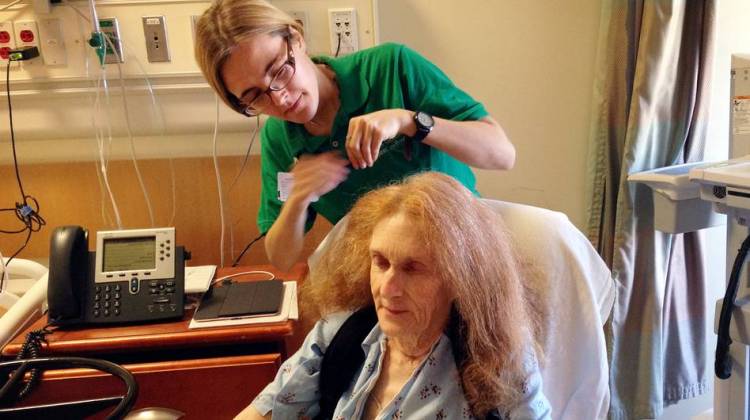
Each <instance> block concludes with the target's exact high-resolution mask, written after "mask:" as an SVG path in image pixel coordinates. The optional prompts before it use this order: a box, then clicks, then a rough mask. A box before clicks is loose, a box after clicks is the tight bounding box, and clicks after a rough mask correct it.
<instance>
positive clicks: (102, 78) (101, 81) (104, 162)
mask: <svg viewBox="0 0 750 420" xmlns="http://www.w3.org/2000/svg"><path fill="white" fill-rule="evenodd" d="M102 86H103V90H104V93H105V97H106V98H107V99H108V98H109V95H108V93H109V88H108V85H107V77H106V69H105V68H104V67H101V68H100V72H99V78H98V79H97V89H96V100H95V102H94V103H95V105H94V112H93V115H94V118H95V121H94V124H95V127H96V128H95V130H96V133H95V134H96V136H97V146H98V149H99V170H100V171H101V174H102V179H103V180H104V186H105V187H106V190H107V194H108V195H109V200H110V203H111V204H112V211H113V212H114V214H115V222H116V223H117V229H122V218H121V217H120V209H119V208H118V207H117V201H116V200H115V195H114V193H113V192H112V187H111V186H110V184H109V177H108V176H107V166H108V164H109V159H108V157H107V156H105V154H104V140H103V138H102V137H103V135H102V133H101V132H100V130H101V126H100V125H99V124H98V122H97V121H96V116H97V115H98V113H99V112H98V111H99V106H100V103H101V98H100V95H99V93H100V92H101V91H102ZM107 103H109V101H107ZM110 126H111V124H109V118H108V119H107V124H106V127H107V131H108V136H107V137H108V139H109V143H108V144H109V146H110V148H111V145H112V132H111V127H110Z"/></svg>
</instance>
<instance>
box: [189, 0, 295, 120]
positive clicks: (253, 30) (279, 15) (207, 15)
mask: <svg viewBox="0 0 750 420" xmlns="http://www.w3.org/2000/svg"><path fill="white" fill-rule="evenodd" d="M289 28H294V29H295V30H296V31H297V32H299V34H300V36H304V29H303V28H302V25H300V24H299V22H297V21H296V20H294V19H293V18H292V17H290V16H289V15H287V14H286V13H284V12H282V11H281V10H279V9H277V8H276V7H274V6H272V5H271V4H269V3H268V2H266V1H264V0H216V1H214V2H213V3H212V4H211V6H210V7H209V8H208V9H207V10H206V11H205V12H204V13H203V15H201V17H200V19H199V20H198V23H197V24H196V26H195V59H196V61H198V65H199V66H200V68H201V72H203V76H204V77H205V78H206V81H208V84H209V85H210V86H211V87H212V88H213V89H214V91H215V92H216V94H217V95H219V97H220V98H221V99H222V101H224V103H225V104H227V105H228V106H229V107H230V108H232V109H233V110H235V111H237V112H239V113H240V114H243V115H245V114H244V112H243V111H244V107H243V106H242V105H241V104H240V103H239V100H238V99H237V98H235V97H234V95H232V94H231V93H230V92H229V91H228V90H227V88H226V86H225V85H224V80H223V79H222V77H221V67H222V66H223V65H224V62H225V61H226V60H227V58H228V57H229V55H230V54H231V53H232V50H233V49H234V48H235V47H236V46H237V44H239V43H240V42H242V41H244V40H247V39H248V38H250V37H253V36H256V35H269V34H270V35H289V34H290V29H289Z"/></svg>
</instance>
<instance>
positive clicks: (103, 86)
mask: <svg viewBox="0 0 750 420" xmlns="http://www.w3.org/2000/svg"><path fill="white" fill-rule="evenodd" d="M64 2H65V4H66V5H68V6H70V8H71V9H72V10H73V11H74V12H75V13H76V14H77V15H78V16H79V17H80V18H82V19H83V20H85V21H87V22H89V23H92V19H90V18H89V17H88V16H86V15H84V14H83V13H82V12H81V11H80V10H78V9H77V8H76V7H74V6H73V5H71V4H69V3H68V2H67V0H64ZM89 6H90V12H91V13H92V14H93V15H94V16H96V8H95V7H94V4H93V1H90V2H89ZM93 22H94V23H93V27H94V31H95V32H96V30H98V19H94V20H93ZM79 28H80V26H79ZM84 45H85V44H84ZM86 51H88V48H86ZM85 57H86V60H85V68H86V75H87V76H88V75H90V55H89V54H85ZM97 64H99V63H98V56H97ZM95 68H96V69H97V70H98V72H97V78H96V84H95V92H96V94H95V97H94V103H93V104H92V114H91V122H92V125H93V129H94V137H95V140H96V144H97V150H98V158H99V164H98V166H97V178H98V179H99V191H100V192H101V195H102V197H104V196H105V193H104V191H105V190H106V195H107V196H108V197H109V200H110V203H111V205H112V211H113V213H114V215H115V223H116V228H117V229H122V218H121V217H120V210H119V208H118V206H117V201H116V200H115V196H114V193H113V192H112V188H111V186H110V184H109V177H108V176H107V173H108V166H109V151H111V148H112V127H111V123H110V119H109V118H106V124H105V126H106V130H107V134H106V135H105V134H104V132H103V128H102V124H101V123H100V119H99V118H98V117H99V114H100V112H101V95H100V94H101V92H102V90H103V91H104V93H105V98H106V99H107V101H106V103H107V104H109V103H110V101H109V84H108V83H107V76H106V68H105V67H104V66H102V65H97V66H96V67H95ZM103 114H104V116H105V117H108V113H103ZM104 137H107V139H108V142H107V146H108V150H107V153H106V154H105V149H104V148H105V145H104ZM102 217H103V219H104V221H105V223H108V224H109V223H111V222H110V221H109V220H108V219H109V217H108V216H107V212H106V209H105V207H104V199H102ZM110 226H111V225H110Z"/></svg>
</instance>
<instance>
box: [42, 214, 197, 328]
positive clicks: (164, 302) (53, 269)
mask: <svg viewBox="0 0 750 420" xmlns="http://www.w3.org/2000/svg"><path fill="white" fill-rule="evenodd" d="M186 259H190V256H189V253H188V252H187V251H185V249H184V248H183V247H181V246H176V245H175V230H174V228H156V229H133V230H115V231H102V232H97V235H96V251H95V252H89V251H88V233H87V232H86V231H85V230H84V229H83V228H82V227H80V226H62V227H58V228H57V229H55V230H54V231H53V232H52V238H51V241H50V262H49V284H48V290H47V303H48V306H49V319H50V320H56V324H57V325H74V324H119V323H131V322H143V321H156V320H164V319H170V318H181V317H182V315H183V299H184V294H185V260H186Z"/></svg>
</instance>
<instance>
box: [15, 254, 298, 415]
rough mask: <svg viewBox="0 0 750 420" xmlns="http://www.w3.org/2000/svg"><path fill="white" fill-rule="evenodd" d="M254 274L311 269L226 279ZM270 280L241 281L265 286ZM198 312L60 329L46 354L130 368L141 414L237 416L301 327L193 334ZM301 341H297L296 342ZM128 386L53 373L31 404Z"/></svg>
mask: <svg viewBox="0 0 750 420" xmlns="http://www.w3.org/2000/svg"><path fill="white" fill-rule="evenodd" d="M249 270H266V271H270V272H273V273H274V274H275V275H276V277H277V278H280V279H284V280H298V279H300V278H301V277H302V275H303V274H304V272H305V270H306V267H305V265H304V264H300V265H297V266H295V267H294V268H293V269H292V270H291V271H290V272H280V271H278V270H275V269H273V268H272V267H270V266H252V267H237V268H225V269H219V270H218V271H217V278H218V277H219V276H225V275H230V274H232V273H239V272H241V271H249ZM263 278H265V277H264V276H262V275H245V276H240V277H239V279H240V280H245V279H247V280H253V279H254V280H259V279H263ZM193 311H194V309H190V310H186V311H185V316H184V317H183V319H181V320H179V321H174V322H164V323H156V324H143V325H127V326H118V327H105V328H80V329H66V330H56V331H55V332H54V333H53V334H50V335H48V336H47V340H48V344H47V345H44V346H43V347H42V352H41V355H42V356H81V357H95V358H100V359H106V360H110V361H113V362H115V363H119V364H121V365H123V366H124V367H125V368H127V369H128V370H130V371H131V372H132V373H133V374H134V375H135V377H136V379H137V381H138V385H139V387H140V389H139V394H138V400H137V401H136V404H135V406H134V408H133V409H134V410H135V409H139V408H145V407H165V408H172V409H175V410H179V411H181V412H183V413H186V414H187V416H186V417H185V418H187V419H223V418H232V417H233V416H234V415H235V414H237V413H238V412H239V411H240V410H241V409H242V408H244V407H246V406H247V405H248V404H249V403H250V402H251V401H252V399H253V398H254V397H255V395H257V394H258V393H259V392H260V391H261V390H262V389H263V387H264V386H265V385H266V384H267V383H268V382H270V381H271V380H272V379H273V377H274V376H275V374H276V371H277V370H278V368H279V366H280V364H281V362H282V361H283V360H284V359H285V358H286V357H287V352H289V351H295V350H296V348H289V347H288V345H287V340H288V339H289V338H290V337H292V336H293V334H294V331H295V322H294V321H287V322H283V323H279V324H269V325H244V326H232V327H219V328H201V329H195V330H189V329H188V324H189V323H190V319H192V316H193ZM46 322H47V319H46V317H45V318H43V319H40V320H39V321H37V322H36V323H35V324H34V325H32V326H31V327H30V328H29V329H28V330H26V331H24V332H23V333H22V334H20V335H19V336H18V337H16V338H15V339H14V340H13V341H12V342H11V343H10V344H8V345H7V346H6V347H5V348H4V349H3V352H2V356H3V357H4V358H9V357H13V356H15V355H16V354H18V352H19V351H20V349H21V345H22V344H23V341H24V339H25V335H26V332H28V331H29V330H35V329H39V328H42V327H43V326H44V325H45V324H46ZM292 342H293V343H294V342H296V340H292ZM121 393H122V386H121V385H120V382H119V381H118V380H117V379H115V378H113V377H111V376H109V375H106V374H100V373H98V372H95V371H92V370H88V369H64V370H56V371H48V372H45V373H44V375H43V377H42V382H41V383H40V384H39V387H38V388H37V389H36V390H35V391H34V392H32V394H31V395H30V397H29V398H28V399H27V400H25V401H24V404H23V405H35V404H41V403H51V402H62V401H72V400H77V399H87V398H96V397H102V396H111V395H120V394H121Z"/></svg>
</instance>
